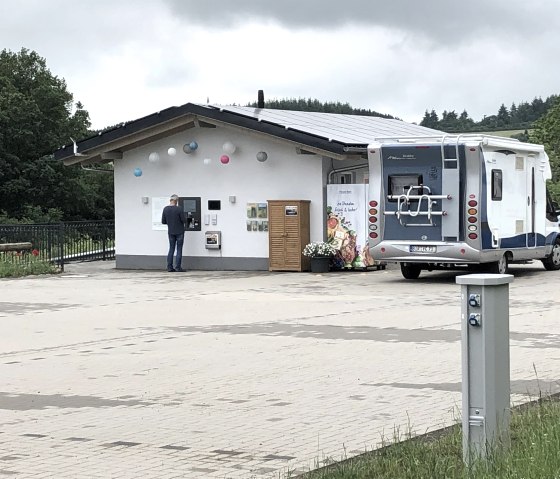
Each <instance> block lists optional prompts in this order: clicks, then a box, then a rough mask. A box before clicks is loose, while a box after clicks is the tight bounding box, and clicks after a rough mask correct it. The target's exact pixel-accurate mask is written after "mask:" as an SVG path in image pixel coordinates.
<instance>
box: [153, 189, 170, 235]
mask: <svg viewBox="0 0 560 479" xmlns="http://www.w3.org/2000/svg"><path fill="white" fill-rule="evenodd" d="M168 204H169V198H168V197H167V196H164V197H156V198H152V229H153V230H161V231H167V225H164V224H162V223H161V214H162V213H163V208H165V207H166V206H167V205H168Z"/></svg>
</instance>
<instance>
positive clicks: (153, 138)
mask: <svg viewBox="0 0 560 479" xmlns="http://www.w3.org/2000/svg"><path fill="white" fill-rule="evenodd" d="M434 133H436V132H435V130H431V129H428V128H424V127H421V126H417V125H413V124H408V123H405V122H403V121H400V120H392V119H384V118H378V117H371V116H355V115H340V114H329V113H312V112H300V111H282V110H268V109H262V108H250V107H236V106H227V107H222V106H211V105H199V104H193V103H187V104H185V105H182V106H179V107H172V108H169V109H167V110H164V111H161V112H158V113H154V114H152V115H149V116H147V117H144V118H140V119H138V120H135V121H131V122H128V123H124V124H122V125H121V126H118V127H116V128H114V129H112V130H109V131H106V132H104V133H102V134H99V135H96V136H94V137H91V138H87V139H85V140H82V141H80V142H78V143H77V145H69V146H66V147H64V148H61V149H60V150H58V151H57V152H55V158H56V159H60V160H63V161H64V163H65V164H67V165H71V164H76V163H82V164H84V165H92V164H100V163H107V162H112V163H113V164H114V181H115V229H116V231H115V235H116V236H115V239H116V265H117V268H128V269H164V268H165V266H166V261H165V256H166V254H167V246H168V242H167V233H166V230H165V228H164V227H162V225H161V224H159V220H160V219H161V209H162V208H163V206H164V205H166V204H168V199H169V196H170V195H171V194H177V195H179V196H180V197H190V198H198V199H199V203H198V204H199V205H200V210H199V211H198V213H199V214H200V220H199V221H200V224H199V225H198V226H199V227H200V231H198V230H195V231H193V230H187V232H186V235H185V245H184V249H183V255H184V256H183V265H184V267H185V268H187V269H204V270H267V269H269V238H268V223H267V221H268V217H267V215H268V213H267V211H266V208H265V205H266V204H267V201H269V200H309V201H310V203H309V209H310V212H309V214H310V215H309V217H310V219H309V230H310V239H311V240H312V241H320V240H323V239H324V238H325V234H326V214H325V213H326V203H325V202H326V185H327V184H328V183H362V184H363V183H367V182H368V170H367V159H366V155H365V148H366V146H367V144H368V143H369V142H370V141H371V140H372V139H374V138H376V137H384V136H391V137H399V136H420V135H429V134H432V135H433V134H434ZM193 147H194V148H195V149H194V148H193ZM150 155H151V156H150ZM151 160H157V161H151ZM263 160H264V161H263ZM259 205H260V206H261V207H260V208H259ZM364 207H365V206H364ZM253 208H254V210H253ZM254 216H256V217H254ZM195 219H196V218H195ZM197 229H198V228H197ZM207 231H220V232H221V242H222V244H221V249H207V237H206V235H205V233H206V232H207Z"/></svg>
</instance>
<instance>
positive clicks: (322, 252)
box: [303, 241, 336, 273]
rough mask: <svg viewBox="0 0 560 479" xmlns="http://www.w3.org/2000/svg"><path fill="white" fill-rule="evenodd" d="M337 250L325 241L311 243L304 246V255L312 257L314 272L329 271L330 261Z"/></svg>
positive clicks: (312, 270) (312, 269)
mask: <svg viewBox="0 0 560 479" xmlns="http://www.w3.org/2000/svg"><path fill="white" fill-rule="evenodd" d="M335 252H336V250H335V249H334V247H333V246H332V245H331V244H329V243H325V242H324V241H315V242H313V243H309V244H308V245H306V246H305V248H303V255H304V256H307V257H308V258H311V272H312V273H326V272H327V271H329V263H330V260H331V258H332V257H333V255H334V254H335Z"/></svg>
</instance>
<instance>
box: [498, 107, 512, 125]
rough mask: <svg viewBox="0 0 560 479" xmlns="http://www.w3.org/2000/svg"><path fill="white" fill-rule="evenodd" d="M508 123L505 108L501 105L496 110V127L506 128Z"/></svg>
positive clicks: (507, 113) (507, 114)
mask: <svg viewBox="0 0 560 479" xmlns="http://www.w3.org/2000/svg"><path fill="white" fill-rule="evenodd" d="M509 123H510V116H509V111H508V109H507V107H506V106H505V105H504V104H503V103H502V104H501V105H500V109H499V110H498V126H506V125H508V124H509Z"/></svg>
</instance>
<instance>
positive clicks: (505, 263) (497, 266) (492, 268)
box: [488, 253, 509, 274]
mask: <svg viewBox="0 0 560 479" xmlns="http://www.w3.org/2000/svg"><path fill="white" fill-rule="evenodd" d="M508 271H509V258H508V255H507V253H504V254H503V256H502V257H501V258H500V261H496V262H494V263H490V264H489V265H488V272H489V273H492V274H507V273H508Z"/></svg>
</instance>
